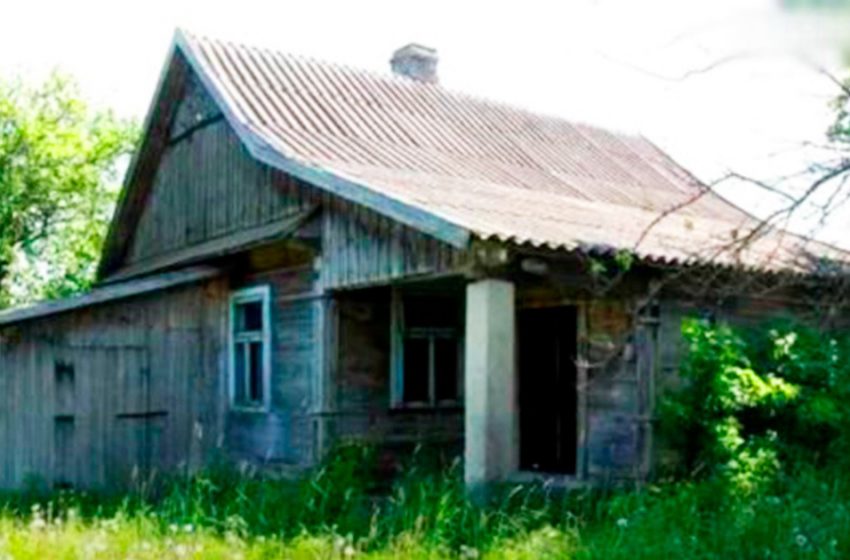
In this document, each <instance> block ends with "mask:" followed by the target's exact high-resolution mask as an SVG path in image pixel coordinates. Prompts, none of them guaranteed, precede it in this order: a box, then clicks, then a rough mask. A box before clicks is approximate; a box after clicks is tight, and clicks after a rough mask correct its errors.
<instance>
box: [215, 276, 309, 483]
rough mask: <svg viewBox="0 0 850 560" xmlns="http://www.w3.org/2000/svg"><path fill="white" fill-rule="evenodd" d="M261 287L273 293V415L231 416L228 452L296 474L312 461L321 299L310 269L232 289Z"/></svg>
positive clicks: (244, 282)
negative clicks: (268, 287)
mask: <svg viewBox="0 0 850 560" xmlns="http://www.w3.org/2000/svg"><path fill="white" fill-rule="evenodd" d="M259 285H269V286H270V287H271V290H272V344H273V351H272V379H271V391H272V402H271V410H270V411H269V412H264V413H255V412H250V413H249V412H237V411H229V412H228V413H227V430H226V433H227V436H226V447H227V449H228V451H229V453H230V455H231V456H232V457H233V458H234V459H236V460H237V461H240V460H244V461H249V462H251V463H255V464H265V465H274V466H278V467H282V468H287V467H289V468H292V469H294V470H297V469H300V468H303V467H306V466H309V465H311V464H313V463H314V461H315V460H316V439H317V437H318V436H317V433H316V426H315V422H314V421H313V420H314V412H315V411H316V403H317V402H318V400H319V395H318V391H319V388H318V387H317V384H318V379H319V375H320V372H321V371H322V368H323V367H324V366H323V364H324V362H323V359H324V356H323V354H322V337H323V335H324V330H323V319H324V315H323V309H324V305H325V299H324V297H323V294H322V293H321V292H320V291H319V289H318V273H317V272H316V271H315V270H313V268H311V267H298V268H291V269H282V270H274V271H270V272H262V273H254V274H250V275H248V276H246V277H244V278H241V279H238V280H234V284H233V289H239V288H244V287H249V286H259Z"/></svg>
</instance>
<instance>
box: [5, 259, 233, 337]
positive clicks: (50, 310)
mask: <svg viewBox="0 0 850 560" xmlns="http://www.w3.org/2000/svg"><path fill="white" fill-rule="evenodd" d="M221 272H222V271H221V270H220V269H219V268H215V267H210V266H197V267H191V268H186V269H182V270H177V271H173V272H164V273H161V274H157V275H153V276H147V277H144V278H139V279H136V280H130V281H127V282H121V283H116V284H110V285H105V286H102V287H97V288H95V289H93V290H92V291H91V292H89V293H87V294H83V295H80V296H76V297H70V298H66V299H61V300H56V301H47V302H44V303H39V304H36V305H32V306H29V307H20V308H13V309H8V310H6V311H0V327H5V326H8V325H12V324H15V323H21V322H24V321H30V320H33V319H39V318H42V317H48V316H53V315H58V314H60V313H67V312H70V311H74V310H77V309H83V308H85V307H93V306H95V305H101V304H104V303H109V302H114V301H119V300H123V299H127V298H131V297H135V296H140V295H144V294H149V293H152V292H157V291H161V290H166V289H169V288H174V287H177V286H183V285H187V284H193V283H196V282H202V281H204V280H209V279H211V278H215V277H216V276H219V275H220V274H221Z"/></svg>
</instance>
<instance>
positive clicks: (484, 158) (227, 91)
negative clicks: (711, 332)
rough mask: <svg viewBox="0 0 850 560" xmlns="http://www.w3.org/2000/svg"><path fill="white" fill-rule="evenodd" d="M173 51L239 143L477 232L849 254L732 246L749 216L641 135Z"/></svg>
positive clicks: (275, 58) (390, 83)
mask: <svg viewBox="0 0 850 560" xmlns="http://www.w3.org/2000/svg"><path fill="white" fill-rule="evenodd" d="M177 45H178V46H179V47H180V48H181V49H182V51H183V52H184V54H185V55H186V57H187V59H188V60H189V61H190V63H191V64H192V65H193V67H194V68H195V70H196V71H197V72H198V73H199V75H200V77H201V79H202V81H203V82H204V83H205V84H206V85H207V87H208V88H209V89H210V90H211V93H212V94H213V96H214V97H215V98H216V99H217V100H218V101H219V103H220V104H222V105H223V106H224V107H223V109H224V110H225V113H226V114H227V116H228V118H229V119H230V121H231V124H233V125H234V127H235V128H236V129H237V132H240V134H241V135H242V136H243V140H245V139H246V137H247V138H248V139H249V140H251V141H252V142H254V143H255V145H258V146H261V148H260V149H261V150H263V151H264V153H268V152H275V156H280V158H282V159H281V161H288V162H297V163H298V164H299V165H303V166H305V168H307V169H311V170H318V171H320V172H322V173H329V174H331V175H333V176H334V177H335V178H339V179H341V180H343V181H346V182H347V183H349V184H356V185H358V186H360V187H362V188H364V189H366V191H367V194H376V195H380V196H383V197H386V198H388V199H390V200H392V201H396V202H398V203H400V204H403V205H405V206H406V207H410V208H413V209H415V210H418V211H421V212H425V213H428V214H429V215H431V216H434V217H435V218H436V219H439V220H442V221H445V222H446V223H448V224H451V225H454V226H457V227H459V228H462V229H463V230H466V231H468V232H469V233H470V234H472V235H473V236H475V237H477V238H481V239H496V240H500V241H506V242H511V243H517V244H529V245H533V246H539V247H549V248H554V249H566V250H576V249H582V250H588V251H603V252H605V251H618V250H629V251H633V252H634V253H635V254H637V255H638V256H639V257H642V258H644V259H648V260H652V261H656V262H664V263H671V264H686V263H715V264H717V263H719V264H724V265H733V266H744V267H752V268H757V269H763V270H786V271H795V272H811V271H812V270H813V269H812V265H813V263H822V262H823V261H824V260H825V259H827V260H838V261H845V262H846V261H850V258H848V254H847V253H846V252H844V251H841V250H839V249H836V248H834V247H830V246H827V245H824V244H821V243H817V242H813V241H808V240H806V239H804V238H802V237H800V236H797V235H794V234H790V233H787V232H783V231H781V230H778V229H775V228H768V229H767V230H766V231H765V232H764V233H763V234H761V235H759V236H758V237H757V238H756V239H754V240H753V241H752V242H750V243H748V244H747V245H746V247H741V246H740V243H739V241H740V239H741V238H743V237H745V236H747V233H748V232H750V231H752V229H753V228H754V227H756V226H757V224H758V221H757V220H755V219H754V218H753V217H752V216H751V215H749V214H748V213H746V212H745V211H743V210H742V209H740V208H738V207H736V206H734V205H732V204H731V203H729V202H728V201H726V200H725V199H723V198H721V197H720V196H718V195H716V194H715V193H713V192H711V191H710V189H707V188H706V187H705V186H704V185H703V184H701V183H700V182H699V181H698V180H697V179H696V178H694V177H693V176H692V175H691V174H690V173H688V172H687V171H686V170H685V169H683V168H682V167H681V166H679V165H678V164H676V163H675V162H674V161H673V160H672V159H671V158H670V157H668V156H667V155H666V154H665V153H664V152H662V151H661V150H660V149H659V148H657V147H656V146H655V145H654V144H652V143H651V142H649V141H648V140H646V139H645V138H643V137H641V136H635V135H627V134H619V133H613V132H610V131H607V130H603V129H601V128H596V127H592V126H588V125H584V124H576V123H571V122H568V121H566V120H563V119H560V118H556V117H551V116H544V115H539V114H536V113H533V112H529V111H526V110H522V109H517V108H514V107H511V106H508V105H505V104H502V103H497V102H493V101H489V100H484V99H480V98H477V97H473V96H469V95H465V94H462V93H458V92H454V91H451V90H449V89H447V88H444V87H442V86H439V85H435V84H427V83H422V82H417V81H415V80H412V79H409V78H404V77H400V76H394V75H389V74H388V75H383V74H377V73H373V72H368V71H362V70H355V69H351V68H348V67H344V66H340V65H336V64H330V63H325V62H318V61H315V60H311V59H305V58H300V57H294V56H290V55H285V54H282V53H279V52H274V51H271V50H266V49H261V48H255V47H250V46H244V45H237V44H232V43H229V42H224V41H219V40H214V39H209V38H203V37H199V36H194V35H190V34H186V33H178V39H177ZM337 194H339V193H337Z"/></svg>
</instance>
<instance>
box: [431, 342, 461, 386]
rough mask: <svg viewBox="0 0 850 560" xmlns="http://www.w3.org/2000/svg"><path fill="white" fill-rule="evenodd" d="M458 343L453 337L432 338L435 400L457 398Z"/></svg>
mask: <svg viewBox="0 0 850 560" xmlns="http://www.w3.org/2000/svg"><path fill="white" fill-rule="evenodd" d="M457 370H458V343H457V340H455V339H453V338H436V339H434V380H435V387H434V389H435V392H436V398H437V402H440V401H453V400H455V399H457V396H458V395H457V384H458V375H457V374H458V371H457Z"/></svg>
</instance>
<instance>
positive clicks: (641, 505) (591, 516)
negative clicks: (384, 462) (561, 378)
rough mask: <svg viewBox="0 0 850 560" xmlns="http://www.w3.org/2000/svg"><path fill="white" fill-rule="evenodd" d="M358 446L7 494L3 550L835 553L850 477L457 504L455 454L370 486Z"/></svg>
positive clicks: (140, 555)
mask: <svg viewBox="0 0 850 560" xmlns="http://www.w3.org/2000/svg"><path fill="white" fill-rule="evenodd" d="M369 464H370V455H369V452H368V450H363V449H358V448H353V449H348V450H344V451H343V452H340V453H339V454H337V455H336V456H335V457H334V458H333V459H331V460H330V461H328V462H327V463H326V464H325V465H324V466H323V467H322V468H321V469H318V470H316V471H315V472H313V473H311V474H310V475H309V476H306V477H304V478H303V479H300V480H295V481H293V480H279V479H275V478H271V477H268V476H264V475H260V474H249V473H235V472H232V471H227V470H224V469H219V470H213V471H210V472H207V473H204V474H200V475H196V476H192V477H188V478H180V479H173V480H170V481H167V482H164V483H163V485H162V487H161V488H160V489H159V491H158V492H157V493H153V494H150V493H149V494H145V493H141V492H140V493H136V494H134V495H132V496H129V497H123V498H118V497H107V496H97V495H92V494H81V493H69V492H65V493H60V494H49V495H48V494H39V493H35V492H33V493H29V494H27V495H24V494H16V495H14V496H7V497H6V498H5V500H4V503H5V506H4V507H3V510H2V513H0V559H5V558H27V559H29V558H47V559H53V558H63V559H64V558H110V559H111V558H135V559H139V560H142V559H149V558H150V559H153V558H156V559H163V558H246V559H248V558H349V557H357V558H493V559H498V558H505V559H524V558H529V559H531V558H579V559H597V558H598V559H606V560H607V559H615V560H616V559H620V558H622V559H629V560H636V559H642V558H663V559H668V558H670V559H672V558H704V559H713V558H718V559H720V558H723V559H727V558H753V559H755V558H776V559H785V558H819V559H820V558H848V557H850V475H848V474H847V473H845V472H843V471H841V470H838V469H836V470H834V471H829V472H827V471H823V470H820V471H819V470H815V469H811V468H802V469H800V470H798V471H796V472H793V473H789V474H785V475H783V476H782V477H780V479H778V480H777V481H776V483H775V484H774V485H773V486H772V487H771V488H770V489H769V491H765V492H763V493H761V494H757V495H739V494H736V493H735V491H734V490H733V487H730V486H729V485H728V484H727V483H726V482H724V481H723V479H711V480H705V481H701V482H677V483H672V482H671V483H663V484H657V485H651V486H646V487H644V488H643V489H641V490H640V491H635V490H634V489H629V490H626V489H623V490H613V489H608V490H604V489H602V490H600V489H597V490H580V491H574V492H571V493H563V492H558V491H555V490H553V489H549V488H546V487H543V486H534V487H522V488H512V487H506V488H503V489H500V490H498V491H495V492H494V493H493V494H492V496H491V499H490V501H489V502H488V503H484V504H482V503H477V502H473V501H471V500H469V499H468V498H467V496H466V494H465V493H464V491H463V488H462V483H461V470H460V468H459V465H457V464H449V465H443V466H442V467H435V466H434V464H433V463H432V462H430V461H424V460H418V459H417V460H414V461H412V462H411V464H409V465H408V466H407V468H406V469H405V471H404V474H403V475H402V476H401V477H399V478H398V479H397V480H396V481H395V482H393V483H392V484H391V485H389V487H388V485H387V484H386V483H384V484H378V483H376V481H375V479H374V477H373V476H372V475H371V473H370V471H369V469H368V468H366V467H367V466H368V465H369Z"/></svg>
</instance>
